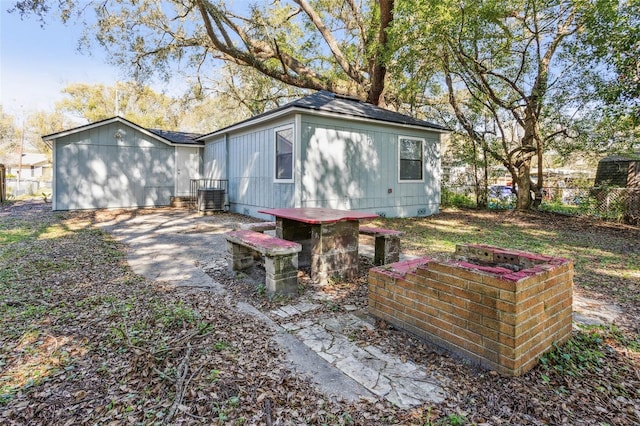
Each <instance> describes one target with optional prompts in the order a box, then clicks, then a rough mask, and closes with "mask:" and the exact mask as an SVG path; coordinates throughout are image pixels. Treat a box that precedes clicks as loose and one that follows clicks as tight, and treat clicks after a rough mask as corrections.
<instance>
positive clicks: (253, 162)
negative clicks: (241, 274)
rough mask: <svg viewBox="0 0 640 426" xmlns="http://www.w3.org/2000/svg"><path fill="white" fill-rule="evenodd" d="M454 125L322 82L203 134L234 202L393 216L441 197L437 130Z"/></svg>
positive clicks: (434, 205)
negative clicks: (341, 92) (344, 93)
mask: <svg viewBox="0 0 640 426" xmlns="http://www.w3.org/2000/svg"><path fill="white" fill-rule="evenodd" d="M447 132H448V130H447V129H446V128H444V127H442V126H439V125H437V124H433V123H429V122H426V121H422V120H417V119H414V118H412V117H409V116H406V115H403V114H399V113H396V112H393V111H389V110H385V109H383V108H379V107H377V106H374V105H372V104H368V103H365V102H362V101H359V100H356V99H352V98H346V97H341V96H338V95H335V94H333V93H329V92H325V91H320V92H317V93H314V94H312V95H309V96H306V97H304V98H301V99H298V100H296V101H293V102H291V103H288V104H286V105H284V106H282V107H280V108H277V109H274V110H272V111H269V112H266V113H264V114H261V115H257V116H255V117H252V118H250V119H248V120H245V121H242V122H239V123H237V124H234V125H232V126H229V127H226V128H223V129H220V130H217V131H215V132H212V133H209V134H207V135H204V136H202V137H200V138H199V139H198V141H202V142H204V143H205V148H204V178H207V179H227V180H228V202H229V205H230V209H231V210H232V211H234V212H238V213H242V214H247V215H250V216H255V217H262V218H268V217H269V216H266V215H263V214H261V213H258V210H260V209H263V208H286V207H330V208H337V209H346V210H362V211H369V212H372V213H377V214H379V215H381V216H386V217H410V216H426V215H431V214H434V213H437V212H438V210H439V205H440V137H441V135H442V134H444V133H447Z"/></svg>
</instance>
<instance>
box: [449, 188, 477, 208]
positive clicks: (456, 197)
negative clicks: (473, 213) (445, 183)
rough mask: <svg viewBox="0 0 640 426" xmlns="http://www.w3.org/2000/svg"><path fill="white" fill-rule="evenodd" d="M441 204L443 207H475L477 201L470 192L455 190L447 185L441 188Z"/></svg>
mask: <svg viewBox="0 0 640 426" xmlns="http://www.w3.org/2000/svg"><path fill="white" fill-rule="evenodd" d="M441 191H442V195H441V205H442V207H457V208H470V209H471V208H475V207H476V202H475V201H474V200H473V199H472V198H471V196H470V194H468V193H462V194H460V193H457V192H453V191H451V190H449V189H447V188H445V187H442V188H441Z"/></svg>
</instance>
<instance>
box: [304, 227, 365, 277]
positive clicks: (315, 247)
mask: <svg viewBox="0 0 640 426" xmlns="http://www.w3.org/2000/svg"><path fill="white" fill-rule="evenodd" d="M303 250H304V249H303ZM357 274H358V221H357V220H356V221H343V222H336V223H327V224H318V225H312V228H311V279H312V280H313V281H314V282H319V283H322V284H324V283H326V282H327V280H328V279H330V278H333V277H336V278H348V279H351V278H355V277H356V276H357Z"/></svg>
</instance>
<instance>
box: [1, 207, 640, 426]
mask: <svg viewBox="0 0 640 426" xmlns="http://www.w3.org/2000/svg"><path fill="white" fill-rule="evenodd" d="M49 207H50V206H47V205H44V204H39V203H13V204H8V205H3V206H2V207H0V423H2V424H56V425H58V424H60V425H63V424H263V425H284V424H292V425H294V424H295V425H300V424H330V425H333V424H358V425H378V424H403V425H405V424H406V425H411V424H415V425H436V424H438V425H462V424H491V425H493V424H514V425H516V424H523V425H529V424H530V425H540V424H563V423H566V424H574V425H580V424H584V425H593V424H603V425H604V424H610V425H629V424H640V394H639V391H638V389H640V337H639V335H638V332H639V330H638V320H637V318H638V315H639V314H640V311H639V310H638V305H639V304H640V303H639V302H640V301H639V296H638V284H639V283H640V272H639V271H640V266H639V264H638V262H640V260H638V258H640V230H639V229H638V228H637V227H636V228H632V227H622V226H618V225H606V224H602V223H597V222H596V223H593V222H587V221H583V220H576V219H566V218H563V217H556V216H548V215H516V214H513V213H503V214H502V215H498V214H496V213H479V212H459V211H451V212H445V213H443V214H441V215H438V216H434V217H431V218H422V219H407V220H386V221H384V223H381V224H383V225H384V226H386V227H394V228H396V229H402V230H405V231H406V232H407V238H406V242H405V241H403V243H405V247H406V249H407V251H412V252H416V253H420V254H428V255H438V256H443V255H445V256H446V254H443V253H446V252H450V251H452V246H453V245H454V244H455V242H462V241H464V242H484V243H490V244H494V245H503V246H507V247H512V248H520V249H527V250H532V251H542V252H545V253H547V254H554V255H564V256H566V257H570V258H573V259H575V261H576V291H580V292H584V293H585V294H588V295H589V296H591V297H597V298H600V299H604V300H607V301H609V302H612V303H617V304H619V305H620V306H623V308H624V310H625V314H624V318H623V320H622V321H621V323H620V324H619V326H615V325H612V326H605V327H589V328H580V329H577V330H576V331H575V333H574V337H573V339H572V340H571V341H570V342H569V343H568V344H567V345H565V346H564V347H562V348H557V349H556V350H554V351H553V352H551V353H550V354H548V355H547V356H545V357H544V358H543V359H542V360H541V363H540V365H539V366H538V367H537V368H536V369H534V370H532V371H531V372H529V373H527V374H526V375H524V376H522V377H519V378H505V377H501V376H499V375H496V374H493V373H491V372H487V371H483V370H479V369H476V368H474V367H472V366H469V365H467V364H466V363H465V362H463V361H461V360H458V359H455V358H452V357H449V356H448V355H446V354H443V353H440V352H439V351H438V350H437V349H436V348H434V347H432V346H430V345H428V344H425V343H424V342H421V341H419V340H417V339H415V338H413V337H412V336H410V335H407V334H406V333H402V332H399V331H397V330H395V329H393V328H391V327H388V326H387V325H386V324H383V323H378V324H377V327H376V328H375V329H374V330H370V329H363V330H355V331H354V334H353V338H354V339H355V340H357V341H361V342H363V344H365V343H367V344H371V343H375V344H379V345H381V346H382V347H383V348H385V350H387V351H388V352H390V353H393V354H395V355H398V356H401V357H403V358H406V359H411V360H413V361H415V362H417V363H421V364H423V365H424V366H425V368H427V369H438V370H439V371H441V372H442V373H443V374H444V375H445V376H447V377H448V378H449V379H450V380H449V383H448V386H449V388H448V389H447V391H448V392H449V395H450V397H449V398H448V399H447V401H445V402H444V403H443V404H440V405H438V406H422V407H416V408H414V409H411V410H400V409H397V408H396V407H393V406H391V405H390V404H388V403H386V402H384V401H379V400H363V401H360V402H358V403H346V402H344V401H337V400H334V399H331V398H328V397H327V396H324V395H322V394H320V393H319V392H318V391H317V390H316V389H315V388H314V386H313V385H312V384H311V383H310V382H309V381H308V380H306V379H305V378H304V377H302V376H300V375H296V374H293V373H292V372H291V371H289V370H287V368H285V367H284V365H285V364H284V362H283V354H282V352H281V350H280V349H279V348H278V347H277V346H276V345H275V344H274V343H273V341H272V340H271V333H272V332H270V331H269V330H268V329H266V328H265V327H264V325H263V324H262V323H261V322H260V321H258V320H256V319H255V318H254V317H251V316H248V315H245V314H243V313H241V312H240V311H239V310H238V309H236V305H235V302H237V301H238V300H246V301H249V302H250V303H252V304H253V305H254V306H256V307H258V308H259V309H261V310H268V309H271V308H273V307H274V306H278V305H281V304H285V303H292V302H293V300H291V299H277V298H276V299H272V300H270V299H268V298H266V296H265V295H264V294H263V291H262V290H261V288H260V287H259V286H256V285H255V283H254V282H253V281H252V280H251V277H249V276H245V277H238V276H231V275H228V274H227V275H225V274H224V273H221V272H218V275H217V276H216V278H219V279H220V280H221V281H222V282H223V283H224V284H225V286H226V287H227V289H228V293H227V295H225V296H217V295H214V294H211V293H209V292H206V291H204V290H202V289H191V290H189V289H175V288H169V287H163V286H160V285H158V284H157V283H154V282H150V281H148V280H145V279H144V278H141V277H140V276H137V275H135V274H133V273H132V271H131V270H130V268H129V267H128V266H127V263H126V259H125V255H124V253H125V252H126V250H127V248H126V247H124V246H122V245H120V244H118V243H116V242H115V241H114V240H113V239H112V238H111V237H110V236H109V235H108V234H106V233H104V232H103V231H101V230H99V229H98V228H97V227H95V226H94V224H93V223H92V221H93V220H95V216H92V215H87V214H86V213H64V214H60V213H54V212H51V211H50V210H49ZM549 241H551V242H553V243H554V244H550V242H549ZM362 266H363V267H362V268H361V269H362V271H363V272H362V274H361V276H360V277H359V278H358V279H356V280H353V281H350V282H333V283H332V284H331V285H330V286H328V287H325V288H322V289H318V288H314V286H313V285H312V284H311V283H310V282H309V281H308V280H307V279H306V277H305V276H304V274H303V275H302V276H301V280H300V283H301V291H300V295H299V296H298V297H304V296H305V294H307V293H308V292H312V291H315V292H317V291H324V292H326V293H328V295H329V296H331V297H329V298H327V302H326V304H325V312H326V311H337V310H342V309H345V307H346V306H356V307H358V308H361V309H364V308H366V294H367V293H366V269H367V267H369V266H370V263H369V261H368V260H367V259H365V258H363V259H362ZM294 299H295V298H294Z"/></svg>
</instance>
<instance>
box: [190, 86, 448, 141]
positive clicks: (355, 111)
mask: <svg viewBox="0 0 640 426" xmlns="http://www.w3.org/2000/svg"><path fill="white" fill-rule="evenodd" d="M294 108H296V109H306V110H310V111H320V112H327V113H333V114H342V115H345V116H350V117H356V118H364V119H371V120H379V121H384V122H387V123H395V124H404V125H411V126H418V127H424V128H427V129H433V130H439V131H449V130H450V129H448V128H446V127H444V126H440V125H439V124H435V123H431V122H428V121H424V120H418V119H417V118H413V117H410V116H408V115H404V114H400V113H399V112H394V111H390V110H387V109H384V108H380V107H378V106H376V105H373V104H370V103H367V102H364V101H361V100H359V99H354V98H350V97H346V96H340V95H336V94H334V93H331V92H327V91H324V90H321V91H319V92H316V93H313V94H311V95H308V96H305V97H303V98H300V99H297V100H295V101H293V102H289V103H288V104H285V105H283V106H281V107H278V108H276V109H273V110H271V111H267V112H265V113H262V114H258V115H255V116H253V117H251V118H248V119H246V120H243V121H240V122H238V123H235V124H232V125H231V126H227V127H224V128H222V129H219V130H216V131H214V132H212V133H209V134H206V135H204V136H202V137H201V138H200V140H202V139H204V138H206V137H207V136H209V135H213V134H219V133H224V131H225V130H226V129H230V128H235V127H237V126H240V127H242V126H243V125H245V124H249V123H251V122H252V121H257V120H261V119H264V118H267V117H268V116H270V115H275V114H277V113H279V112H284V111H286V110H288V109H294Z"/></svg>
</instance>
